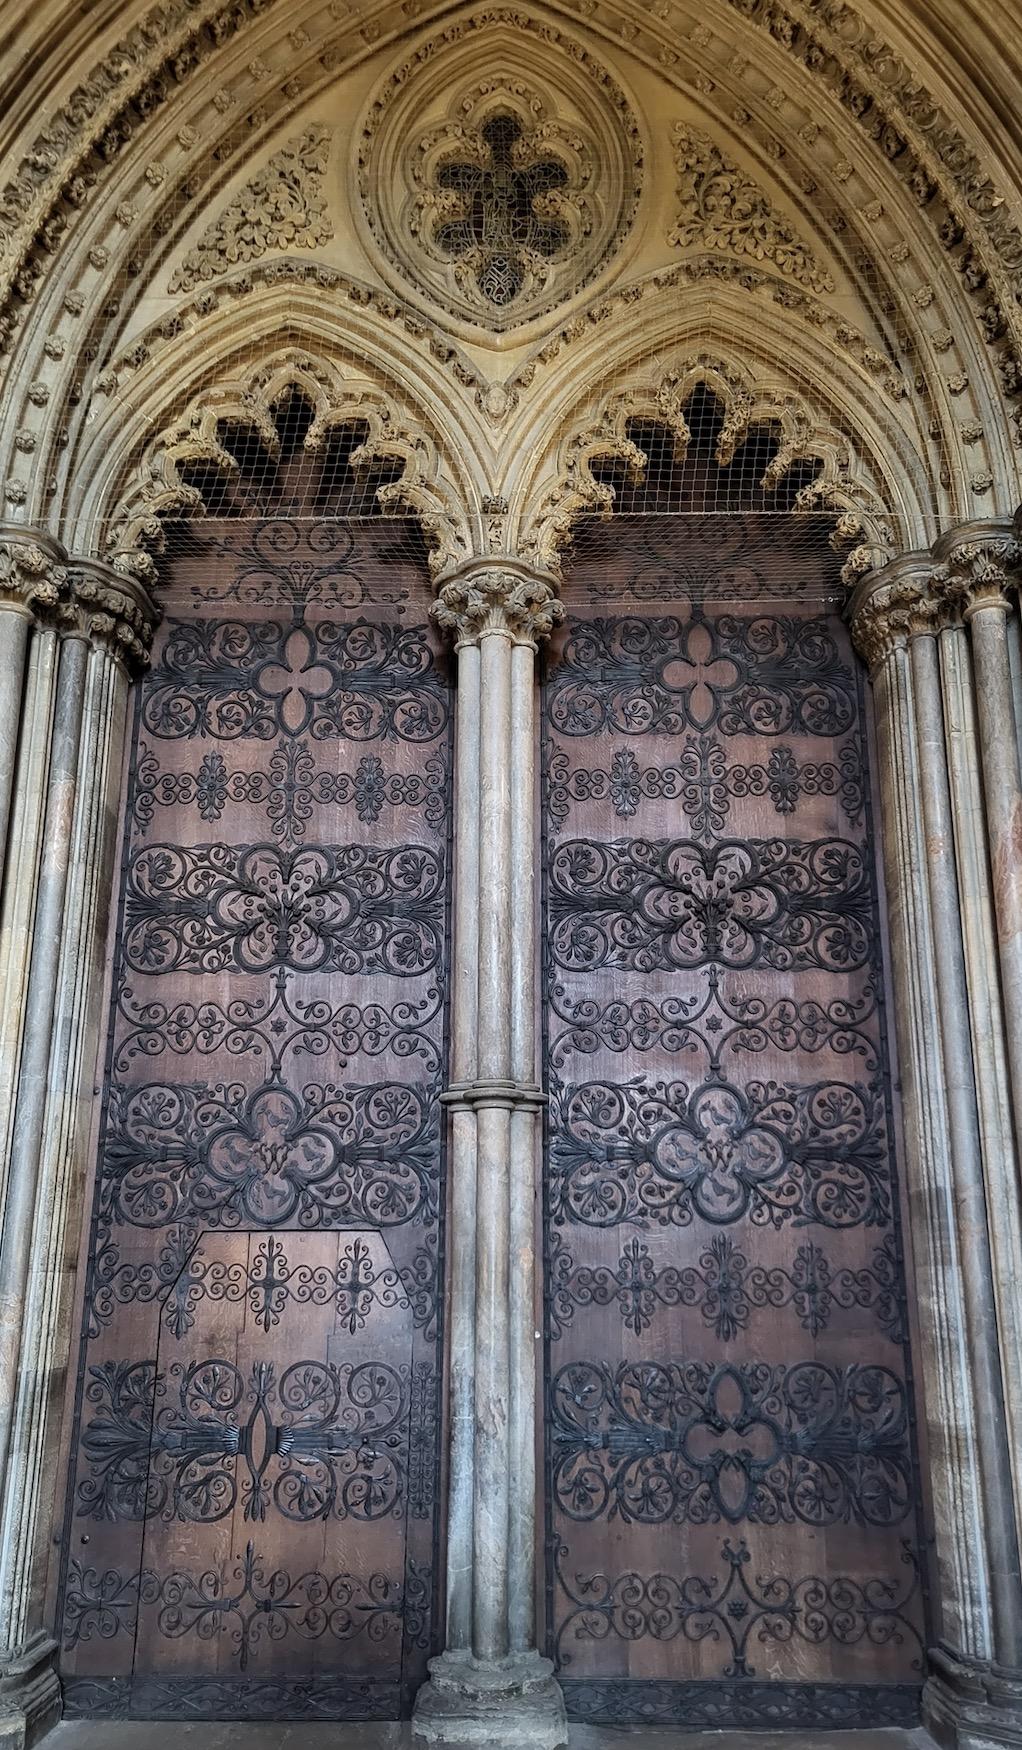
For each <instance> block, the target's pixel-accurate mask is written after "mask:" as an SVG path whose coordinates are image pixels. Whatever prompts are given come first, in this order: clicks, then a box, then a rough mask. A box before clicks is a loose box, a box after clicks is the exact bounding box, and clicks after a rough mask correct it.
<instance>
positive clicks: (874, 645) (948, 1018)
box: [850, 523, 1022, 1750]
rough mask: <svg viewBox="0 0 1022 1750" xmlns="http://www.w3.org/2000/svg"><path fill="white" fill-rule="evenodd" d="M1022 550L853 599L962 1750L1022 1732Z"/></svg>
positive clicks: (945, 1681)
mask: <svg viewBox="0 0 1022 1750" xmlns="http://www.w3.org/2000/svg"><path fill="white" fill-rule="evenodd" d="M1020 557H1022V555H1020V552H1019V549H1018V547H1017V545H1016V543H1015V541H1014V539H1013V536H1012V531H1011V528H1010V525H1005V524H1003V523H977V524H969V525H965V526H963V527H961V528H958V529H956V530H954V531H951V532H949V533H948V534H946V535H944V536H943V537H942V538H941V540H940V541H938V542H937V544H936V546H935V547H934V549H933V551H932V553H930V554H927V553H914V554H908V555H905V556H904V557H903V558H902V559H900V560H895V561H893V562H892V563H891V564H890V565H888V566H886V567H885V568H883V570H881V571H880V572H879V573H877V574H876V575H874V576H873V577H870V578H867V579H866V580H865V581H864V582H863V583H862V584H861V585H860V586H859V589H858V590H857V592H856V595H855V597H854V598H853V601H852V603H851V608H850V617H851V622H852V628H853V635H854V636H855V637H856V640H857V642H858V644H859V647H860V649H861V650H862V652H863V654H864V655H865V656H866V658H867V660H868V662H869V663H870V667H871V670H872V673H873V682H874V694H875V699H876V708H877V721H878V741H879V747H880V758H881V767H882V784H883V800H884V817H885V827H886V832H885V861H886V870H887V887H888V897H889V904H890V917H891V939H892V952H893V955H894V962H895V992H896V1020H897V1025H898V1039H899V1051H900V1057H901V1071H902V1085H903V1094H904V1109H905V1124H906V1133H907V1149H908V1169H909V1205H910V1213H911V1221H912V1232H913V1243H914V1250H915V1257H916V1271H917V1291H918V1296H919V1312H920V1323H919V1332H920V1338H919V1340H920V1346H921V1351H922V1354H921V1360H922V1371H923V1377H924V1387H925V1390H924V1396H925V1401H926V1411H927V1424H928V1431H929V1455H930V1463H931V1486H932V1490H933V1500H934V1521H935V1525H934V1529H935V1536H936V1555H937V1568H938V1584H937V1588H936V1590H937V1598H938V1602H939V1611H940V1621H939V1639H938V1643H937V1645H936V1646H935V1648H934V1649H933V1650H932V1653H931V1676H930V1679H929V1681H928V1684H927V1688H926V1692H925V1709H926V1718H927V1722H928V1724H929V1726H930V1728H931V1730H932V1731H933V1732H934V1734H935V1735H936V1736H937V1737H938V1738H939V1739H940V1740H941V1741H942V1742H944V1743H947V1744H948V1745H953V1746H956V1747H958V1750H981V1747H986V1746H992V1745H995V1744H997V1745H1016V1744H1019V1743H1022V1578H1020V1563H1019V1549H1020V1540H1019V1525H1020V1502H1019V1463H1018V1451H1019V1448H1018V1444H1017V1435H1018V1383H1019V1366H1020V1351H1019V1316H1018V1310H1017V1300H1018V1296H1017V1288H1015V1287H1014V1286H1013V1284H1014V1283H1017V1270H1016V1267H1015V1266H1016V1263H1017V1258H1018V1244H1019V1226H1018V1191H1017V1187H1018V1179H1019V1175H1018V1156H1017V1153H1016V1148H1017V1141H1016V1139H1017V1137H1018V1136H1019V1135H1020V1134H1022V1130H1020V1126H1019V1119H1020V1117H1022V1080H1020V1079H1019V1075H1020V1071H1022V1062H1020V1054H1022V1004H1020V997H1022V977H1020V970H1022V963H1020V960H1019V952H1020V944H1022V898H1020V895H1022V831H1020V829H1019V822H1022V783H1020V777H1019V754H1018V748H1019V728H1020V725H1019V720H1018V716H1017V708H1016V705H1015V702H1014V697H1013V690H1012V680H1011V648H1010V640H1009V634H1008V618H1009V614H1014V615H1015V616H1017V613H1018V608H1017V604H1016V603H1015V602H1014V601H1013V594H1014V589H1015V587H1016V583H1015V581H1014V580H1016V579H1017V573H1018V568H1019V561H1020ZM995 942H996V955H997V963H999V970H1000V986H999V985H998V977H997V969H998V967H997V964H996V963H995ZM1002 993H1003V1009H1002Z"/></svg>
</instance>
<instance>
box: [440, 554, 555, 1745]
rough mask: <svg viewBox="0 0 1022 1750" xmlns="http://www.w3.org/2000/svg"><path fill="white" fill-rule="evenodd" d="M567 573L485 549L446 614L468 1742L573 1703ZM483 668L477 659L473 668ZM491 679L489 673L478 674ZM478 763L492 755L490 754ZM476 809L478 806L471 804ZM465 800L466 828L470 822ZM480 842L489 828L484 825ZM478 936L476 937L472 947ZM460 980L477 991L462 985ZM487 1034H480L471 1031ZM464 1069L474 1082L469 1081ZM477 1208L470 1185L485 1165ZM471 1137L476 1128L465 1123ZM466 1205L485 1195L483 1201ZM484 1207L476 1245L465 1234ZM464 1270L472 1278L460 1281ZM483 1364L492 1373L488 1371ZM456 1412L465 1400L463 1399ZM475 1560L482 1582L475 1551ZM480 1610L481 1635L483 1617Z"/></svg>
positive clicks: (462, 1684)
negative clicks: (553, 758)
mask: <svg viewBox="0 0 1022 1750" xmlns="http://www.w3.org/2000/svg"><path fill="white" fill-rule="evenodd" d="M560 612H561V610H560V606H559V604H558V602H557V600H556V595H555V592H554V590H553V588H552V587H551V585H550V583H549V582H548V581H547V580H545V579H542V578H540V577H537V576H536V575H535V574H534V573H532V572H531V571H529V570H528V568H527V567H524V566H520V565H518V564H517V563H516V562H515V561H514V560H510V559H509V560H508V561H507V562H506V563H505V562H498V561H489V560H487V561H479V562H477V563H475V564H473V565H470V566H466V567H464V568H463V570H462V571H461V572H459V573H456V574H455V575H454V576H453V577H451V578H450V579H449V580H448V582H447V583H446V584H445V585H444V586H443V587H442V589H441V591H440V594H439V598H438V600H437V603H436V606H435V608H434V613H435V616H436V618H437V620H438V622H439V623H440V625H442V626H444V627H445V628H447V629H448V630H450V631H452V632H454V633H455V635H456V637H457V639H458V648H459V651H460V652H461V659H462V663H463V664H464V659H465V657H466V655H467V654H468V647H469V646H471V647H472V649H473V654H472V656H471V657H470V658H469V664H468V665H466V666H463V668H462V671H461V685H462V686H464V685H465V684H466V679H467V680H468V684H469V687H470V688H472V687H475V686H476V684H477V686H478V693H477V695H476V694H474V693H471V692H467V693H466V700H468V699H469V698H470V697H477V699H478V709H477V712H476V713H475V715H473V712H472V710H471V709H470V708H469V705H468V704H467V703H466V705H465V707H464V710H462V709H460V708H459V716H458V733H459V737H462V736H464V737H466V738H467V739H468V740H469V741H471V743H472V746H471V747H470V746H468V745H465V746H464V747H462V748H461V749H460V750H459V759H458V771H459V782H460V783H463V784H464V786H465V787H466V794H467V787H468V786H469V785H470V784H471V783H472V782H473V779H474V780H475V782H476V784H477V795H478V808H477V813H476V814H475V816H474V817H473V819H472V820H471V821H470V822H469V824H468V829H467V831H468V835H469V836H462V837H461V839H460V844H459V853H458V873H457V877H456V899H455V904H456V906H458V907H461V906H472V907H474V908H475V911H476V913H477V917H478V925H477V929H476V932H475V934H474V935H473V934H472V931H471V928H466V929H462V927H461V922H460V920H459V922H457V923H456V943H457V944H458V946H457V948H456V955H457V957H458V959H459V966H458V970H457V972H456V981H455V1000H456V1002H458V1001H460V1002H461V1003H462V1004H463V1005H464V1006H463V1010H462V1015H463V1017H464V1019H463V1020H458V1019H456V1021H455V1029H454V1038H455V1047H454V1056H453V1069H454V1076H455V1079H454V1081H453V1083H452V1086H451V1088H450V1090H449V1093H448V1095H447V1100H448V1102H449V1104H450V1105H451V1107H452V1109H453V1112H454V1114H455V1137H456V1140H455V1143H454V1148H455V1155H456V1160H457V1161H458V1162H464V1163H465V1165H464V1169H462V1167H460V1166H456V1167H455V1190H454V1194H453V1198H454V1200H453V1202H452V1208H451V1227H452V1241H451V1243H452V1249H453V1251H454V1254H455V1257H456V1258H457V1257H458V1256H459V1255H460V1257H461V1264H460V1265H459V1264H457V1263H456V1265H455V1274H454V1283H453V1297H454V1303H455V1307H458V1306H463V1302H464V1300H465V1285H466V1284H467V1282H468V1281H469V1274H468V1273H469V1271H470V1269H471V1268H472V1267H474V1271H475V1300H474V1307H473V1309H472V1315H471V1334H472V1337H473V1339H474V1349H473V1356H472V1358H470V1360H469V1361H468V1362H466V1364H465V1365H464V1366H462V1363H461V1360H460V1358H459V1357H458V1354H457V1346H458V1341H459V1339H458V1335H457V1333H458V1332H459V1331H462V1330H466V1331H467V1330H468V1329H469V1321H470V1314H469V1312H468V1310H467V1307H463V1311H462V1312H461V1313H460V1314H456V1316H455V1320H454V1327H455V1335H454V1344H455V1355H454V1358H453V1365H452V1379H453V1383H454V1389H455V1392H456V1394H458V1395H457V1397H456V1404H461V1405H463V1404H465V1403H467V1401H468V1382H469V1381H470V1380H471V1384H472V1401H473V1405H474V1417H473V1429H472V1450H471V1452H469V1451H468V1450H467V1449H466V1446H465V1443H464V1440H463V1436H462V1434H460V1433H458V1432H456V1433H455V1448H454V1452H453V1454H452V1472H451V1483H450V1512H451V1521H452V1526H453V1527H454V1533H455V1536H456V1537H457V1539H458V1540H459V1543H458V1553H457V1555H456V1556H452V1558H451V1561H450V1563H449V1575H450V1577H451V1580H452V1583H453V1596H452V1600H451V1603H450V1605H449V1609H448V1643H447V1647H446V1649H445V1651H444V1652H443V1653H442V1654H440V1655H439V1656H438V1657H437V1658H435V1659H431V1660H430V1666H429V1670H430V1680H429V1682H428V1683H427V1684H425V1685H424V1686H423V1688H422V1689H421V1690H420V1691H419V1694H418V1696H417V1698H416V1703H415V1713H414V1727H413V1742H414V1743H416V1744H417V1745H419V1746H440V1745H443V1746H449V1747H451V1750H453V1747H454V1746H457V1747H458V1750H478V1747H479V1746H481V1745H483V1744H486V1745H496V1744H500V1745H502V1746H503V1747H504V1750H562V1747H563V1746H564V1745H565V1744H566V1743H567V1724H566V1721H565V1713H564V1701H563V1697H562V1695H561V1692H560V1688H559V1686H558V1684H557V1683H556V1681H555V1679H554V1675H553V1666H552V1665H551V1663H550V1661H549V1660H548V1659H543V1658H541V1657H540V1655H539V1653H538V1651H537V1650H536V1647H535V1621H534V1603H533V1598H534V1591H535V1554H534V1537H535V1517H536V1509H535V1390H536V1380H535V1345H534V1335H533V1332H534V1311H533V1304H534V1292H535V1239H534V1231H533V1218H534V1203H535V1183H536V1168H535V1155H536V1146H535V1129H536V1113H537V1112H538V1110H539V1106H540V1093H539V1089H538V1087H537V1085H536V1081H535V1074H536V1066H535V1014H536V1002H537V991H536V976H535V933H534V931H535V924H534V914H535V909H536V892H535V866H534V863H535V859H534V845H533V835H534V831H535V823H534V819H533V808H534V802H535V773H534V765H535V697H534V693H535V673H534V669H535V662H534V658H535V647H536V640H537V638H538V637H545V636H547V635H548V634H549V632H550V629H551V627H552V626H553V625H554V624H555V623H556V621H557V620H558V618H559V617H560ZM472 663H475V664H476V667H475V668H474V669H473V668H472V667H471V664H472ZM473 675H476V676H477V677H478V680H477V683H476V681H474V680H473V679H472V676H473ZM473 762H474V763H473ZM467 807H468V803H467V801H466V803H465V808H467ZM464 817H465V815H464V809H463V807H462V806H461V805H460V804H459V807H458V812H457V831H458V833H459V834H463V820H464ZM473 831H474V832H475V834H476V837H475V839H474V840H473V839H472V838H471V836H470V835H471V834H472V832H473ZM466 944H467V946H466ZM473 951H474V952H475V957H476V972H477V986H476V1002H475V1006H474V1007H473V1005H472V999H471V995H470V994H469V993H468V991H467V989H466V990H465V991H462V990H461V984H460V980H461V978H462V973H463V968H462V966H461V965H460V958H461V955H462V953H463V952H464V953H465V954H466V955H467V954H469V953H471V952H473ZM459 992H461V994H460V995H459ZM470 1035H471V1037H470ZM459 1078H461V1079H459ZM472 1126H474V1134H475V1155H474V1167H475V1174H474V1193H475V1205H474V1210H473V1208H472V1207H471V1204H470V1202H469V1200H468V1199H466V1198H462V1197H461V1196H459V1194H458V1190H457V1186H458V1184H459V1183H461V1182H462V1180H461V1179H460V1178H459V1177H458V1175H459V1174H461V1173H462V1171H464V1175H465V1176H467V1175H468V1174H469V1172H470V1171H471V1169H470V1167H469V1166H468V1164H467V1163H468V1162H469V1160H470V1157H471V1143H470V1140H469V1137H470V1127H472ZM462 1133H463V1134H462ZM466 1204H468V1206H467V1207H466ZM473 1216H474V1222H475V1229H474V1252H473V1253H471V1254H470V1251H469V1245H470V1242H469V1240H468V1237H467V1235H465V1234H464V1233H463V1232H462V1231H461V1230H462V1229H463V1227H464V1225H465V1224H466V1222H467V1221H468V1219H469V1218H470V1217H473ZM461 1269H464V1271H465V1275H464V1277H463V1278H462V1277H461V1276H459V1274H458V1272H459V1270H461ZM470 1368H471V1369H472V1370H474V1371H472V1372H470ZM456 1413H458V1412H457V1411H456ZM466 1478H468V1479H469V1480H470V1485H471V1502H472V1526H471V1529H472V1537H471V1551H470V1552H469V1551H468V1549H467V1539H466V1536H465V1502H466V1499H467V1485H466ZM469 1553H470V1557H471V1585H470V1586H469V1585H468V1584H464V1583H463V1574H462V1563H463V1562H465V1561H467V1560H468V1556H469ZM469 1604H470V1607H471V1636H470V1638H468V1639H467V1637H466V1632H465V1618H466V1610H467V1608H468V1605H469Z"/></svg>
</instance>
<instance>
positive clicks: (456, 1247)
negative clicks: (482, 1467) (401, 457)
mask: <svg viewBox="0 0 1022 1750" xmlns="http://www.w3.org/2000/svg"><path fill="white" fill-rule="evenodd" d="M457 654H458V690H457V709H456V718H455V810H456V815H455V828H454V835H455V862H454V894H453V913H454V976H453V980H452V992H451V1003H452V1028H451V1080H452V1082H453V1083H454V1086H455V1089H459V1088H462V1087H463V1086H464V1085H465V1084H466V1083H468V1082H471V1081H473V1080H474V1079H475V1075H476V1067H477V1043H478V1035H477V1017H478V1000H477V999H478V978H477V958H478V943H479V929H478V919H479V666H480V652H479V645H478V643H475V642H472V641H471V640H468V639H465V640H462V641H460V642H459V644H458V647H457ZM451 1104H452V1108H453V1110H452V1114H451V1154H450V1190H449V1202H450V1208H451V1222H450V1247H449V1260H450V1262H449V1292H450V1311H449V1315H448V1316H449V1330H450V1357H451V1362H450V1368H451V1372H450V1471H449V1484H448V1498H447V1514H448V1517H447V1645H448V1646H449V1647H457V1648H468V1647H470V1646H471V1645H472V1537H473V1530H472V1526H473V1470H474V1462H473V1452H474V1444H475V1432H474V1431H475V1275H476V1270H475V1250H476V1121H475V1116H474V1114H473V1112H472V1110H471V1108H470V1107H467V1106H466V1105H464V1104H463V1103H459V1096H458V1094H457V1093H455V1094H454V1095H453V1097H452V1100H451Z"/></svg>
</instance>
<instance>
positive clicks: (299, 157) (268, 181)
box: [169, 127, 333, 292]
mask: <svg viewBox="0 0 1022 1750" xmlns="http://www.w3.org/2000/svg"><path fill="white" fill-rule="evenodd" d="M330 144H331V134H330V132H329V130H328V129H326V128H322V127H312V128H307V129H306V131H305V133H304V134H300V135H298V136H297V137H296V138H295V139H293V140H289V141H288V143H287V145H286V146H284V147H283V148H282V149H281V151H279V152H275V153H274V155H273V157H272V158H271V159H270V161H269V163H268V164H267V165H266V166H265V168H264V169H263V170H261V171H260V172H259V174H258V176H255V177H253V178H252V181H251V182H249V183H247V184H246V186H245V187H244V188H243V189H242V190H241V193H240V194H237V195H235V197H234V199H233V200H232V201H231V202H230V204H229V205H228V206H227V207H225V209H224V211H223V212H222V213H221V214H220V216H219V217H218V218H217V219H215V220H214V221H213V223H212V224H210V225H208V226H207V227H206V229H205V231H203V233H202V236H201V237H200V238H199V240H198V242H197V243H196V244H195V246H194V248H192V249H190V250H189V251H188V254H187V255H186V256H185V258H184V261H183V262H182V264H181V266H180V267H179V268H177V269H176V270H175V272H174V274H173V275H172V277H171V281H170V288H169V289H170V290H171V292H190V291H191V290H192V288H193V287H194V286H196V285H199V284H201V283H202V282H203V281H205V280H211V279H216V278H217V276H218V275H219V274H221V273H224V272H225V271H226V270H228V269H229V268H233V267H239V266H241V265H242V264H243V263H245V262H249V261H255V260H257V259H258V257H259V256H261V255H265V254H267V253H268V252H269V251H270V250H274V249H279V250H285V249H295V248H298V249H316V248H318V246H319V245H320V244H321V243H327V242H329V240H330V238H331V237H332V236H333V226H332V224H331V222H330V217H329V213H328V210H327V204H326V199H325V196H324V190H323V177H324V175H325V174H326V168H327V163H328V160H329V157H330Z"/></svg>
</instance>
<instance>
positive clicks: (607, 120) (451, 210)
mask: <svg viewBox="0 0 1022 1750" xmlns="http://www.w3.org/2000/svg"><path fill="white" fill-rule="evenodd" d="M644 158H645V146H644V141H643V137H642V133H641V130H640V127H639V123H638V121H637V120H636V115H635V110H634V107H633V105H632V103H631V101H630V100H629V98H628V97H627V96H626V95H625V93H624V91H623V90H622V89H621V87H620V85H619V83H618V82H617V79H616V78H612V77H611V75H610V74H609V72H608V71H607V69H606V67H604V66H603V65H602V64H601V63H600V61H599V60H598V59H597V58H596V57H595V56H594V54H593V53H592V52H591V50H590V49H589V48H587V47H585V46H584V45H583V43H582V42H581V41H580V40H579V39H577V38H575V37H572V36H570V35H568V34H567V33H566V32H564V31H562V30H561V29H560V28H559V27H558V26H557V25H556V24H555V23H554V22H553V21H552V19H551V18H544V17H542V16H534V15H532V14H530V13H526V12H522V11H514V12H512V11H511V10H509V9H507V8H502V7H490V8H486V9H485V10H481V11H478V12H471V13H469V14H468V15H467V16H463V17H461V18H458V19H457V20H456V21H454V22H453V23H451V24H449V25H448V26H447V27H446V29H445V30H444V31H443V34H442V36H441V37H440V38H437V37H436V36H430V37H427V38H426V39H425V40H422V41H420V42H419V44H418V45H417V46H416V47H415V48H413V50H412V52H411V53H408V52H407V51H406V53H405V56H404V58H403V59H402V60H401V61H400V63H399V64H398V65H397V66H396V67H395V68H394V70H393V71H392V72H391V73H390V75H389V77H388V78H387V79H386V80H385V81H384V83H383V85H382V86H381V87H380V89H379V90H378V92H377V94H376V96H375V97H374V98H373V99H372V101H371V103H370V105H369V108H368V111H367V113H366V115H365V118H364V121H363V124H362V128H361V132H360V135H359V138H358V142H357V161H356V163H355V165H354V167H353V170H352V182H353V184H354V186H353V187H352V191H351V195H352V207H353V210H354V212H355V215H356V220H357V222H358V223H359V224H360V226H361V228H362V230H363V235H364V239H365V242H366V245H367V247H368V249H369V251H370V253H371V254H372V256H373V257H374V258H379V257H380V256H382V258H383V259H382V263H381V265H382V267H383V270H384V272H386V273H387V274H388V275H389V276H392V277H393V279H394V283H395V285H396V286H398V287H399V289H400V290H401V291H402V293H403V294H404V295H408V294H409V291H410V293H411V295H412V296H413V297H415V298H416V299H422V300H424V301H425V304H426V305H427V307H429V308H430V310H431V312H432V313H433V314H434V315H436V314H440V315H441V319H442V320H444V321H445V322H447V323H450V322H451V321H452V319H453V323H454V325H455V326H456V327H457V328H459V329H461V330H464V331H465V332H467V333H469V334H470V335H471V336H472V337H473V338H474V339H476V340H479V339H480V338H484V337H485V335H486V334H487V333H489V334H494V335H499V334H502V333H505V332H506V331H507V330H509V329H512V328H518V327H521V326H523V325H524V324H527V323H528V322H530V320H532V319H534V318H537V317H539V316H542V315H543V314H544V313H546V312H547V311H548V310H550V309H551V308H552V307H553V306H555V305H556V304H558V303H561V302H564V301H566V300H567V299H569V298H571V297H573V296H575V295H577V294H578V293H579V292H580V291H581V290H582V289H583V288H584V287H585V286H587V285H588V284H589V283H591V282H592V281H593V280H594V279H595V278H597V277H598V276H599V274H600V273H601V272H602V271H603V269H604V268H606V267H609V266H610V265H611V264H612V262H613V259H614V255H615V252H616V251H617V249H618V247H619V246H620V244H621V243H622V241H623V239H624V237H625V235H626V234H627V232H628V230H629V229H630V227H631V225H632V223H633V220H634V218H635V215H636V212H637V209H638V205H639V199H640V195H641V188H642V172H643V163H644ZM501 178H503V179H504V180H505V181H507V182H508V183H510V184H513V185H514V187H516V188H517V187H518V186H521V187H522V188H523V189H527V192H528V204H529V206H530V207H531V208H532V210H533V214H534V216H533V219H532V221H531V223H530V226H529V234H528V236H526V237H524V238H521V237H510V236H504V235H497V236H496V238H495V239H494V238H493V236H492V235H489V234H490V233H492V232H493V228H494V226H495V225H497V224H498V222H499V218H500V213H499V211H498V209H499V207H500V198H501V197H500V195H499V192H498V194H496V195H495V194H494V193H493V185H494V183H495V182H497V181H499V180H500V179H501ZM530 179H531V180H530ZM484 209H485V214H486V231H487V233H488V235H487V237H485V238H484V237H483V236H481V235H480V234H479V231H480V227H481V226H482V224H483V213H484ZM480 331H481V332H480Z"/></svg>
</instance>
